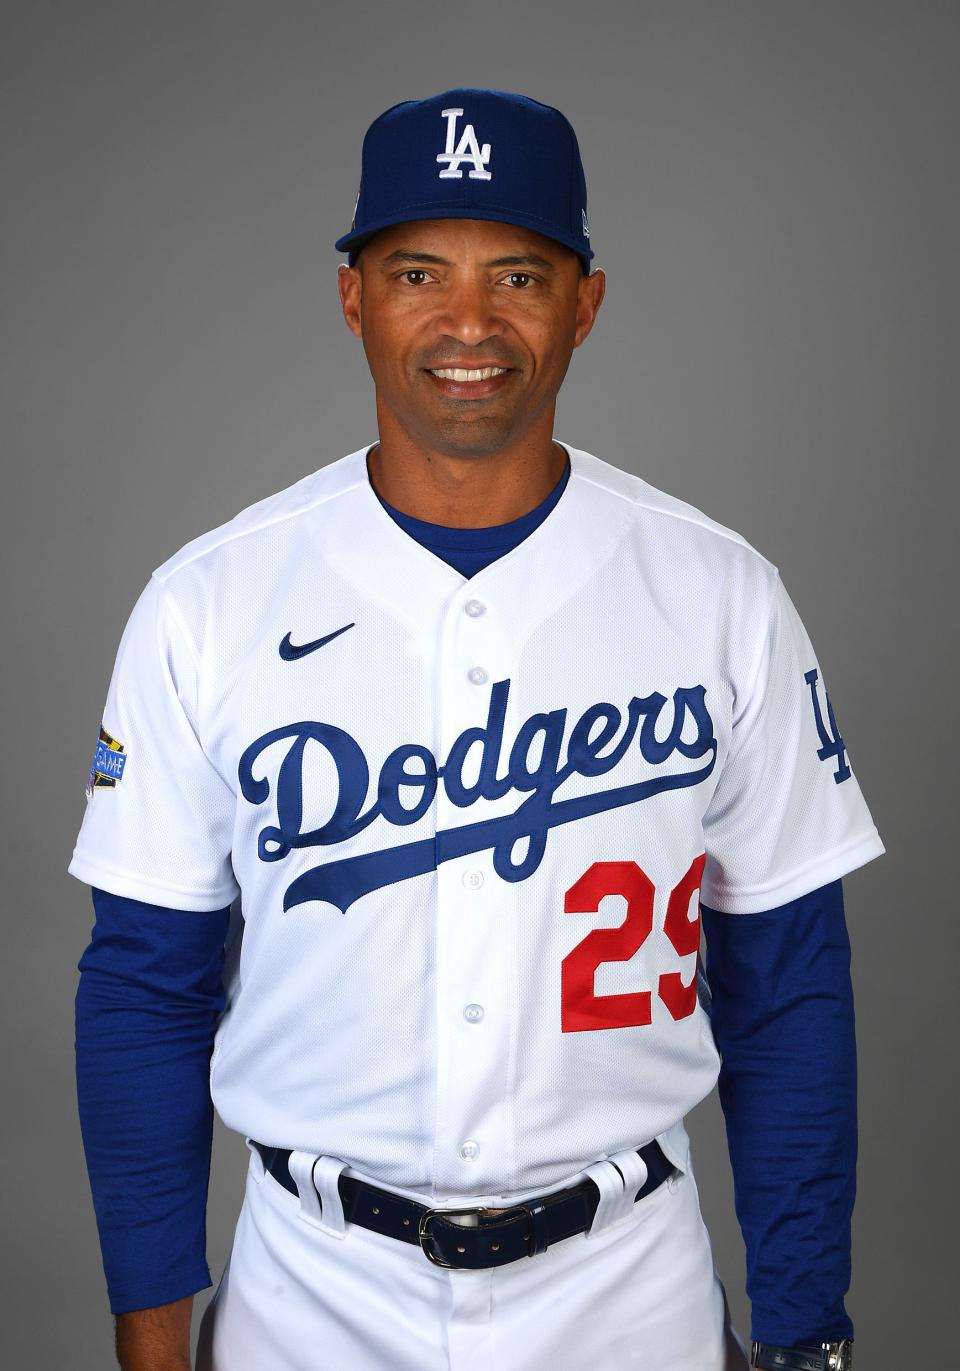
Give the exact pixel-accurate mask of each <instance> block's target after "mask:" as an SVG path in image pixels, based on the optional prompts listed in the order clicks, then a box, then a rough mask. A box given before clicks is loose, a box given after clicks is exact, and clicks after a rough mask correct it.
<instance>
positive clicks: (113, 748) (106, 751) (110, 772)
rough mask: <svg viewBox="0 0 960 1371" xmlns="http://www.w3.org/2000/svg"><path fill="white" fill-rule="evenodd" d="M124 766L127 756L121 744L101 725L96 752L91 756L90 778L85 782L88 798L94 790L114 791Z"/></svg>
mask: <svg viewBox="0 0 960 1371" xmlns="http://www.w3.org/2000/svg"><path fill="white" fill-rule="evenodd" d="M126 764H127V754H126V752H125V751H124V749H123V743H121V742H119V741H118V740H117V739H116V738H111V737H110V734H109V733H108V732H107V730H106V729H105V728H104V726H103V724H101V725H100V737H99V739H98V741H97V750H96V752H94V754H93V762H92V763H91V765H90V776H89V778H88V780H87V795H88V797H89V796H91V795H92V794H93V792H94V791H95V790H104V789H109V790H115V789H116V785H117V782H118V781H122V780H123V768H124V767H125V766H126Z"/></svg>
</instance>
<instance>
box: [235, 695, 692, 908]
mask: <svg viewBox="0 0 960 1371" xmlns="http://www.w3.org/2000/svg"><path fill="white" fill-rule="evenodd" d="M509 692H510V682H509V680H504V681H497V682H496V684H495V685H494V686H493V687H492V689H491V692H490V706H489V710H488V713H487V719H486V723H484V724H483V725H480V726H477V727H474V728H468V729H465V730H464V732H463V733H461V734H460V736H459V737H458V738H457V739H456V740H455V741H454V743H453V744H452V746H451V748H450V751H449V753H448V755H447V757H446V759H445V760H444V762H443V763H442V765H441V764H438V762H437V760H436V758H435V757H434V756H433V753H432V752H430V750H429V749H428V748H426V747H423V746H421V745H420V744H418V743H404V744H403V745H402V746H400V747H398V748H396V749H395V750H394V751H393V752H391V753H390V755H389V756H388V757H387V758H386V760H385V761H384V763H383V765H382V766H381V768H380V773H379V777H378V779H377V785H376V790H375V796H376V798H375V799H374V800H373V802H372V804H370V805H369V806H368V807H367V808H366V809H365V808H364V805H365V804H366V801H367V794H368V791H369V788H370V766H369V763H368V761H367V757H366V755H365V754H364V751H363V748H362V747H361V746H360V744H359V743H358V742H357V740H356V739H355V738H354V737H352V735H351V734H349V733H347V732H346V731H345V730H344V729H342V728H337V727H336V726H335V725H334V724H326V723H318V722H312V721H306V722H301V723H294V724H285V725H284V726H283V727H281V728H275V729H271V731H270V732H269V733H265V734H263V736H262V737H260V738H258V739H257V740H256V741H255V742H253V743H251V744H250V746H249V747H248V748H247V749H246V750H245V752H244V753H243V755H242V757H241V758H240V763H239V767H238V777H239V782H240V790H241V793H242V794H243V797H244V799H246V800H247V801H248V802H249V803H250V804H253V805H261V804H264V803H265V802H266V800H267V799H268V798H269V796H270V794H271V783H270V781H269V780H268V779H267V778H266V777H265V776H257V775H255V774H254V768H255V765H256V763H257V761H258V759H259V758H260V757H261V755H262V754H263V753H264V752H266V751H267V750H268V749H269V748H272V747H273V746H274V745H275V744H277V743H285V742H286V743H287V748H286V752H285V753H284V755H283V760H282V761H281V763H280V766H279V769H278V771H277V774H276V779H275V786H276V806H277V820H278V822H277V823H276V824H269V825H267V826H266V827H264V828H263V829H261V831H260V835H259V839H258V853H259V856H260V859H261V861H264V862H276V861H281V860H282V859H283V858H284V857H286V856H288V855H289V853H290V852H291V851H292V850H293V849H294V848H307V847H329V846H332V845H334V844H336V843H342V842H344V841H345V840H346V839H348V838H352V837H354V836H355V835H356V834H358V833H361V832H362V831H363V830H364V829H365V828H367V827H368V825H370V824H372V823H373V822H374V820H376V819H383V820H384V821H385V822H386V823H388V824H391V825H393V826H395V827H403V826H405V825H408V824H413V823H416V822H417V821H418V820H420V819H422V818H423V816H424V815H425V814H426V813H427V811H428V810H429V808H430V806H431V805H432V804H433V801H434V797H435V796H436V793H437V788H438V786H439V785H440V784H442V785H443V788H444V793H445V794H446V796H447V798H448V800H449V801H450V802H451V803H452V804H454V805H456V806H457V807H458V808H460V809H469V808H470V806H471V805H472V804H474V803H475V801H477V800H479V799H486V800H499V799H502V798H503V797H504V796H506V795H509V794H511V793H515V794H516V795H517V796H518V800H519V803H518V805H517V808H516V809H515V810H514V812H513V813H512V814H508V815H505V816H502V817H498V818H493V819H484V820H479V821H477V822H475V823H467V824H462V825H460V826H458V827H456V828H448V829H440V830H438V831H437V833H436V835H435V837H433V836H432V837H430V838H426V839H421V840H419V841H417V842H412V843H406V844H400V845H397V846H386V847H384V848H382V849H381V850H380V851H376V852H368V853H363V854H361V855H359V856H354V857H347V858H343V859H341V860H339V861H337V860H335V861H330V862H325V863H323V864H321V865H319V866H316V867H313V868H312V869H311V870H309V871H305V872H303V873H302V874H301V875H300V876H298V877H297V878H296V879H295V880H294V881H293V882H292V883H291V885H290V886H288V888H287V891H286V894H285V896H284V901H283V907H284V909H292V908H293V907H294V906H295V905H298V904H303V903H304V902H305V901H307V900H324V901H326V902H328V903H329V904H332V905H334V906H336V908H337V909H339V910H340V911H341V912H342V913H346V911H347V910H348V909H349V908H350V906H351V905H352V904H353V903H354V901H356V900H358V899H360V898H361V896H363V895H366V894H368V893H369V892H370V891H372V890H379V889H380V888H382V887H383V886H386V885H390V884H392V883H393V882H395V881H400V880H408V879H409V878H410V877H412V876H420V875H424V874H425V873H426V872H429V871H434V870H436V868H437V866H438V865H439V863H441V862H445V861H451V860H453V859H455V858H458V857H464V856H467V855H468V854H470V853H472V852H481V851H487V850H489V851H492V853H493V866H494V870H495V871H496V873H497V875H498V876H500V877H501V878H502V879H503V880H506V881H522V880H525V879H526V877H528V876H530V875H532V874H533V873H534V872H535V871H536V870H537V868H538V867H539V865H540V862H541V861H542V859H543V854H544V852H545V851H546V844H547V836H548V833H549V831H550V829H552V828H556V827H557V826H558V825H559V824H568V823H575V822H576V821H577V820H578V819H582V818H586V817H587V816H589V815H591V814H599V813H601V812H603V811H604V810H609V809H617V808H620V807H622V806H624V805H630V804H636V803H637V802H639V801H640V800H646V799H649V797H650V796H651V795H657V794H660V793H661V792H663V791H665V790H678V789H681V788H683V787H686V786H694V785H698V784H699V783H700V782H701V781H704V780H706V778H707V777H708V776H709V775H710V773H711V772H712V770H713V768H714V764H715V762H716V757H717V742H716V739H715V737H714V729H713V720H712V718H711V717H710V713H709V711H708V710H707V707H706V700H705V695H706V691H705V688H704V687H703V686H702V685H697V686H681V687H679V688H678V689H677V690H675V691H674V693H673V701H672V704H673V708H672V716H671V715H670V714H669V713H668V714H666V717H665V718H662V717H661V716H664V714H665V711H666V708H667V705H668V703H669V702H668V700H667V697H666V696H665V695H661V694H660V693H659V692H658V691H655V692H654V693H653V694H651V695H646V696H644V697H643V698H637V697H636V696H634V697H633V699H631V700H630V702H629V704H628V706H627V710H626V714H625V715H624V714H623V713H622V712H621V710H620V709H618V708H617V706H616V705H613V704H609V703H606V702H600V703H598V704H595V705H591V706H590V707H589V709H586V710H585V711H584V713H583V714H582V715H581V716H580V718H579V719H578V720H577V721H576V723H574V725H573V727H572V728H571V729H570V733H569V737H567V736H566V733H567V711H566V709H556V710H552V711H551V712H550V713H546V714H542V713H538V714H532V715H531V716H530V717H529V718H528V719H527V720H525V722H524V723H523V724H522V725H521V726H520V728H519V729H518V731H517V734H516V737H515V738H514V740H513V743H512V745H511V746H510V748H509V752H508V753H506V749H505V747H504V736H503V735H504V723H505V719H506V712H507V700H508V697H509ZM688 720H689V721H690V723H691V724H692V725H693V728H689V727H688V728H687V732H688V733H689V732H692V731H693V729H695V736H694V737H693V738H692V739H688V740H685V739H684V737H683V734H684V729H685V726H687V724H688ZM565 738H566V747H564V740H565ZM635 741H636V743H637V745H638V747H639V749H640V753H641V755H642V756H643V758H644V760H645V761H646V762H648V763H649V764H650V766H652V767H656V768H658V769H659V768H666V764H667V763H668V762H670V761H671V759H674V758H687V759H690V760H699V759H700V758H702V757H709V760H708V761H707V762H706V764H705V765H703V766H701V767H698V768H696V769H695V770H692V771H690V770H670V769H665V770H663V771H659V770H658V772H657V774H654V775H652V776H650V777H649V778H647V779H645V780H642V781H638V782H634V783H632V784H628V785H620V786H614V787H612V788H611V789H608V790H598V791H594V792H593V793H591V794H586V795H577V796H571V797H569V798H565V799H557V798H556V794H557V791H558V790H559V789H560V788H561V786H563V784H564V782H565V781H567V780H569V779H570V778H571V777H573V776H580V777H596V776H603V775H606V774H608V773H609V772H611V771H613V770H614V769H615V768H616V767H617V765H618V764H619V763H620V762H621V761H622V760H623V758H624V757H625V756H626V753H627V751H628V749H629V748H630V747H631V746H632V745H633V744H634V742H635ZM309 742H313V743H315V744H317V745H318V746H319V747H321V748H323V749H324V750H325V751H326V753H327V755H328V756H329V758H330V760H331V761H332V762H333V764H334V766H335V768H336V774H337V795H336V801H335V804H334V806H333V812H332V813H331V814H330V817H329V818H328V819H327V821H326V823H324V824H323V825H322V826H321V827H320V828H315V829H311V830H309V831H308V832H306V833H304V832H302V831H301V830H302V823H303V794H304V786H305V785H309V772H308V771H307V770H306V769H305V767H304V758H305V755H306V748H307V744H308V743H309ZM474 749H479V770H478V772H477V774H476V779H475V780H473V781H472V782H470V783H467V782H466V781H465V780H464V769H465V763H466V760H467V757H468V755H469V754H470V753H471V752H472V751H473V750H474ZM505 753H506V757H507V760H506V767H505V769H504V770H503V771H501V765H502V762H503V759H504V755H505ZM531 757H535V758H536V761H535V762H531ZM523 796H525V797H526V798H520V797H523ZM521 840H525V841H521ZM518 846H519V848H520V850H521V853H522V855H520V856H519V857H517V856H516V855H515V853H516V850H517V848H518Z"/></svg>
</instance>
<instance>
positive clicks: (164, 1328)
mask: <svg viewBox="0 0 960 1371" xmlns="http://www.w3.org/2000/svg"><path fill="white" fill-rule="evenodd" d="M192 1314H193V1296H192V1295H187V1296H186V1297H185V1298H184V1299H182V1300H175V1301H174V1303H173V1304H159V1305H157V1306H156V1307H155V1308H153V1309H137V1310H134V1311H133V1312H132V1313H129V1314H118V1315H117V1360H118V1361H119V1363H120V1366H121V1371H192V1367H191V1363H190V1320H191V1317H192Z"/></svg>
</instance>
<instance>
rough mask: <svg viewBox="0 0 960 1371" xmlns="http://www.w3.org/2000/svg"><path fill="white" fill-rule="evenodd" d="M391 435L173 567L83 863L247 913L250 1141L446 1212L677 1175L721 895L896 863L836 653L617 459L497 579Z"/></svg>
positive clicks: (227, 1072) (735, 552)
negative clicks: (452, 1202) (425, 539)
mask: <svg viewBox="0 0 960 1371" xmlns="http://www.w3.org/2000/svg"><path fill="white" fill-rule="evenodd" d="M368 450H369V449H368V448H363V449H361V450H359V451H357V452H355V453H353V454H351V455H350V456H348V457H344V458H342V459H341V460H339V461H335V462H333V463H332V464H331V465H329V466H327V467H324V468H322V469H321V470H319V471H317V472H315V473H314V474H312V475H310V476H308V477H306V478H305V479H304V480H302V481H300V482H298V483H297V484H296V485H294V486H292V487H291V488H290V489H288V490H286V491H283V492H281V493H280V494H278V495H275V496H273V497H271V498H270V499H267V500H265V501H263V502H261V503H260V504H257V505H255V506H253V507H252V508H250V509H249V510H247V511H245V512H244V513H242V514H240V515H238V516H237V517H236V518H235V519H234V520H232V521H231V522H230V523H228V524H226V525H224V526H223V527H222V528H220V529H217V530H216V531H214V532H212V533H209V534H207V535H205V536H204V537H201V538H199V539H197V540H196V541H194V542H192V543H190V544H188V545H187V546H186V547H185V548H184V549H183V550H182V551H181V552H179V553H178V554H177V555H176V556H174V557H173V558H171V559H170V560H169V561H168V562H166V563H165V564H164V565H163V566H161V567H160V568H159V569H158V570H157V571H155V572H154V574H153V576H152V577H151V579H150V581H149V584H148V585H147V587H146V589H145V590H144V592H143V594H142V595H141V597H140V599H139V601H138V602H137V605H136V607H135V608H134V610H133V613H132V615H131V618H130V620H129V623H128V625H127V628H126V630H125V632H124V635H123V639H122V642H121V645H120V649H119V654H118V657H117V662H116V667H115V670H114V674H113V679H112V681H111V684H110V689H109V694H108V698H107V702H106V707H105V712H104V716H103V727H102V729H101V740H100V742H99V743H98V746H97V753H96V756H95V759H94V764H93V768H92V773H91V785H90V787H89V792H88V793H89V804H88V806H87V810H86V814H85V817H84V821H83V825H82V828H81V831H80V835H79V839H78V842H77V847H76V850H75V853H74V856H73V860H72V862H71V864H70V870H71V872H72V873H73V874H74V875H76V876H78V877H79V878H80V879H82V880H84V881H88V882H90V883H92V884H95V885H98V886H101V887H103V888H105V889H107V890H110V891H113V892H114V893H116V894H119V895H125V896H129V897H132V898H134V899H139V900H145V901H149V902H151V903H154V904H161V905H167V906H171V907H173V908H177V909H183V910H193V911H196V912H197V914H198V916H200V915H202V914H203V912H204V911H210V910H215V909H218V908H221V907H223V906H224V905H226V904H229V903H231V902H232V901H234V900H235V899H237V898H238V899H239V909H240V910H242V922H241V921H240V919H239V917H237V918H236V927H237V928H238V930H239V931H240V932H241V933H242V940H240V941H239V942H238V944H237V947H238V955H237V956H235V957H233V958H232V960H231V962H230V972H229V976H228V985H227V988H228V1005H227V1009H226V1012H225V1013H224V1015H223V1016H222V1018H221V1020H220V1023H219V1025H218V1029H217V1035H216V1042H215V1047H214V1053H213V1059H212V1062H211V1077H210V1086H211V1093H212V1096H213V1100H214V1103H215V1105H216V1108H217V1111H218V1112H219V1114H220V1116H221V1118H222V1119H223V1121H224V1122H225V1123H226V1124H227V1125H228V1126H229V1127H231V1128H233V1129H236V1130H237V1131H238V1132H240V1133H242V1134H244V1135H245V1136H249V1137H254V1138H256V1139H258V1140H259V1141H261V1142H264V1143H267V1144H273V1145H277V1146H282V1147H287V1148H299V1149H303V1150H305V1151H314V1152H321V1153H325V1154H327V1155H331V1156H335V1157H339V1158H342V1159H343V1160H344V1161H346V1162H347V1163H348V1165H350V1166H352V1167H355V1168H357V1169H358V1170H360V1171H361V1172H365V1173H366V1174H368V1175H370V1176H373V1177H376V1178H378V1179H379V1180H380V1181H381V1182H382V1183H384V1184H386V1185H394V1186H398V1187H406V1188H410V1189H415V1190H422V1191H424V1192H427V1193H429V1194H431V1195H433V1196H436V1197H438V1198H446V1197H454V1196H459V1195H467V1194H469V1195H474V1196H475V1195H478V1194H490V1195H509V1194H515V1193H517V1192H531V1191H533V1190H536V1189H540V1190H542V1189H544V1188H546V1187H549V1186H550V1185H553V1184H558V1183H561V1182H562V1181H563V1180H564V1179H565V1178H568V1177H569V1176H571V1174H573V1173H575V1172H577V1171H578V1170H579V1169H580V1168H582V1167H585V1166H586V1165H588V1164H589V1163H590V1162H591V1161H593V1160H594V1159H596V1158H598V1157H605V1156H607V1155H609V1154H611V1153H614V1152H616V1151H619V1150H620V1149H625V1148H631V1147H636V1146H639V1145H640V1144H642V1143H643V1142H645V1141H647V1140H649V1139H650V1138H653V1137H657V1138H659V1140H660V1142H661V1145H662V1146H663V1147H664V1150H665V1151H666V1152H667V1154H668V1156H671V1158H672V1159H674V1160H681V1158H680V1156H679V1154H680V1153H681V1152H682V1151H683V1149H684V1147H685V1141H686V1134H685V1133H684V1130H683V1124H682V1119H683V1116H684V1115H685V1114H686V1113H687V1111H688V1110H689V1109H691V1108H692V1107H693V1106H694V1105H695V1104H696V1103H697V1102H698V1101H699V1100H701V1099H702V1098H703V1097H704V1096H705V1095H706V1094H708V1093H709V1091H710V1090H711V1089H712V1087H713V1085H714V1082H715V1080H716V1077H717V1073H718V1069H719V1059H718V1054H717V1051H716V1048H715V1046H714V1041H713V1037H712V1034H711V1030H710V1022H709V1017H708V1014H707V1013H706V1011H705V1008H704V1006H703V1004H701V1001H700V998H699V996H698V978H697V964H698V947H699V942H700V927H699V903H698V892H699V893H700V894H701V895H702V898H703V902H704V903H705V904H707V905H710V906H713V907H715V908H717V909H720V910H722V911H725V912H728V913H730V914H731V915H749V914H750V913H751V912H755V911H757V910H764V909H770V908H772V907H774V906H777V905H781V904H784V903H786V902H787V901H789V900H792V899H795V898H797V897H798V896H800V895H802V894H804V893H806V892H808V891H810V890H813V889H815V888H816V887H818V886H820V885H823V884H825V883H826V882H828V881H831V880H835V879H836V878H838V877H840V876H842V875H844V874H845V873H846V872H849V871H851V870H852V869H853V868H855V867H857V866H859V865H861V864H862V863H864V862H866V861H869V860H870V859H872V858H873V857H876V856H878V855H879V854H880V853H881V852H883V850H884V849H883V845H882V843H881V841H880V838H879V836H878V834H877V831H876V828H875V826H874V824H873V822H872V820H871V816H870V813H869V811H868V809H867V806H866V804H865V802H864V799H863V797H862V795H861V792H860V789H859V786H858V784H857V780H856V777H855V776H854V775H853V773H852V771H851V769H850V761H849V758H848V756H847V754H846V748H845V745H844V743H843V740H842V737H841V735H840V733H839V732H838V729H837V723H836V719H835V717H834V714H833V710H832V709H831V708H830V707H829V702H828V700H827V697H826V693H825V689H824V682H823V678H822V675H821V673H820V668H819V665H818V663H817V659H816V656H815V655H814V651H813V648H812V647H811V644H810V641H809V638H808V636H807V634H806V632H805V630H804V627H803V625H802V623H801V621H800V619H799V618H798V616H797V613H796V610H795V609H794V607H793V605H792V603H791V601H790V599H789V597H788V595H787V593H786V591H785V590H784V588H783V586H782V584H781V582H780V579H779V576H778V573H777V569H776V567H774V566H773V565H771V563H770V562H769V561H767V560H766V559H765V558H764V557H763V556H761V555H760V554H759V553H758V552H756V551H755V550H754V549H753V548H752V547H751V546H750V545H749V544H748V543H746V542H745V541H744V539H743V538H741V537H740V536H739V535H738V534H736V533H733V532H731V531H730V530H729V529H726V528H723V527H721V526H720V525H718V524H716V523H714V522H713V521H711V520H710V519H708V518H707V517H705V516H704V515H703V514H701V513H700V512H699V511H698V510H696V509H694V508H692V507H691V506H689V505H687V504H684V503H682V502H681V501H679V500H676V499H673V498H672V497H670V496H668V495H665V494H663V493H662V492H660V491H658V490H656V489H654V488H653V487H651V486H650V485H648V484H647V483H646V482H644V481H643V480H641V479H639V478H637V477H634V476H631V475H628V474H626V473H624V472H622V471H620V470H618V469H617V468H615V467H613V466H610V465H608V464H607V463H605V462H603V461H601V460H599V459H598V458H596V457H594V456H591V455H590V454H588V453H586V452H581V451H578V450H576V449H568V450H569V453H570V461H571V475H570V479H569V481H568V484H567V486H566V488H565V490H564V492H563V494H562V496H561V498H560V500H559V502H558V503H557V505H556V507H555V508H554V509H553V510H552V511H551V512H550V514H549V515H548V517H547V518H546V519H545V520H544V522H543V523H541V524H540V526H539V527H538V528H537V529H536V530H535V531H534V532H533V533H532V534H531V535H530V536H529V537H528V538H527V539H526V540H525V541H524V542H522V543H521V544H520V545H519V546H518V547H516V548H515V549H514V550H513V551H511V552H510V553H509V554H507V555H506V556H503V557H501V558H500V559H499V560H497V561H495V562H493V563H492V564H491V565H490V566H488V567H487V568H486V569H484V570H483V571H481V572H480V573H479V574H477V575H476V576H474V577H472V578H471V579H469V580H467V579H465V578H464V577H462V576H461V575H460V574H459V573H458V572H456V571H455V570H453V569H452V568H451V567H450V566H448V565H446V564H445V563H444V562H442V561H441V560H439V559H438V558H437V557H435V556H434V555H433V554H432V553H430V552H428V551H427V550H425V549H424V548H423V547H422V546H420V544H418V543H417V542H416V541H415V540H414V539H412V538H411V537H410V536H409V535H408V534H406V533H405V532H404V531H403V530H402V529H401V528H400V527H399V526H398V525H397V524H396V523H395V522H394V521H393V519H392V518H391V517H390V515H389V514H388V513H387V511H386V510H385V509H384V508H383V506H382V505H381V503H380V502H379V500H378V498H377V496H376V494H375V492H374V491H373V490H372V488H371V486H370V484H369V481H368V477H367V470H366V461H365V457H366V452H367V451H368Z"/></svg>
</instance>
